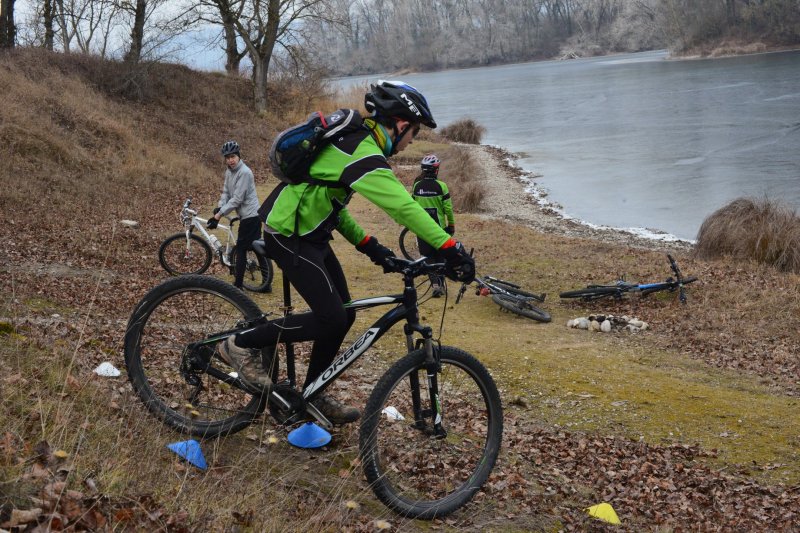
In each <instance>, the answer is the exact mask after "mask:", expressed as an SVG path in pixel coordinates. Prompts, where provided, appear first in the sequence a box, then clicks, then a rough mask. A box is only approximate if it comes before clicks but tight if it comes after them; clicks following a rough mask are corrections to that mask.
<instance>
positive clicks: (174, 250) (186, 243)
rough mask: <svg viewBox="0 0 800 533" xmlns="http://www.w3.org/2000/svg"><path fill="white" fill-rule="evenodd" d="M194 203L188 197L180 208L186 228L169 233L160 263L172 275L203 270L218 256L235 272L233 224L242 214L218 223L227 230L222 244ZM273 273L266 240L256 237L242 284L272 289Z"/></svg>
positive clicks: (259, 288)
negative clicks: (193, 207)
mask: <svg viewBox="0 0 800 533" xmlns="http://www.w3.org/2000/svg"><path fill="white" fill-rule="evenodd" d="M191 205H192V199H191V198H187V199H186V201H185V202H184V203H183V208H182V209H181V214H180V217H181V224H183V226H184V228H185V230H184V231H183V232H181V233H176V234H175V235H172V236H170V237H167V239H166V240H165V241H164V242H162V243H161V247H160V248H159V249H158V260H159V262H160V263H161V266H162V267H164V270H166V271H167V272H169V273H170V274H172V275H173V276H179V275H182V274H202V273H204V272H205V271H206V270H208V267H210V266H211V261H212V259H213V257H214V256H216V257H217V259H218V260H219V262H220V263H222V265H223V266H224V267H225V268H227V269H228V270H229V272H230V273H231V275H233V274H234V273H235V268H236V237H235V236H234V234H233V226H234V225H235V224H236V222H238V221H239V218H238V217H237V218H228V217H225V219H226V220H227V221H228V224H227V225H225V224H218V225H217V229H219V230H222V231H223V232H224V234H225V243H224V244H223V243H222V242H220V240H219V239H218V238H217V236H216V235H214V234H212V233H209V232H208V231H207V230H206V223H207V222H208V219H205V218H201V217H199V216H197V211H196V210H194V209H192V208H191V207H190V206H191ZM272 276H273V268H272V262H271V261H270V260H269V258H268V257H267V251H266V248H265V247H264V241H263V240H260V239H259V240H257V241H254V242H253V246H252V249H251V250H248V251H247V266H246V267H245V271H244V281H243V283H242V285H243V286H244V288H245V289H247V290H249V291H253V292H270V291H271V287H272Z"/></svg>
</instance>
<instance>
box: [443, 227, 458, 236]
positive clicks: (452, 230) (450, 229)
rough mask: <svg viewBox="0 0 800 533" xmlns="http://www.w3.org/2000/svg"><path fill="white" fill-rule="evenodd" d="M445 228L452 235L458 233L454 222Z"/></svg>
mask: <svg viewBox="0 0 800 533" xmlns="http://www.w3.org/2000/svg"><path fill="white" fill-rule="evenodd" d="M444 230H445V231H446V232H447V234H448V235H450V236H451V237H452V236H453V235H455V234H456V227H455V226H453V225H452V224H451V225H449V226H447V227H445V228H444Z"/></svg>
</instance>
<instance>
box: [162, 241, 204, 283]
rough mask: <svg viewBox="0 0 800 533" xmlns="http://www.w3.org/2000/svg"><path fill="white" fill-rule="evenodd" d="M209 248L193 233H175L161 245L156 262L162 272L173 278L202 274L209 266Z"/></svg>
mask: <svg viewBox="0 0 800 533" xmlns="http://www.w3.org/2000/svg"><path fill="white" fill-rule="evenodd" d="M211 259H212V254H211V247H210V246H209V245H208V243H207V242H206V241H204V240H203V239H202V238H200V237H198V236H197V235H195V234H194V233H191V234H189V241H188V242H187V241H186V234H185V233H176V234H175V235H172V236H170V237H168V238H167V239H166V240H165V241H164V242H162V243H161V247H159V249H158V261H159V262H160V263H161V266H162V267H164V270H166V271H167V272H169V273H170V274H172V275H173V276H179V275H181V274H202V273H203V272H205V271H206V270H208V267H209V266H210V265H211Z"/></svg>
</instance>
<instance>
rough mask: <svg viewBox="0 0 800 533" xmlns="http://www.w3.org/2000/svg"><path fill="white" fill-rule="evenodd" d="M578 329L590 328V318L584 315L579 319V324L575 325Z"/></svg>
mask: <svg viewBox="0 0 800 533" xmlns="http://www.w3.org/2000/svg"><path fill="white" fill-rule="evenodd" d="M575 327H576V328H578V329H589V319H588V318H585V317H582V318H579V319H578V325H577V326H575Z"/></svg>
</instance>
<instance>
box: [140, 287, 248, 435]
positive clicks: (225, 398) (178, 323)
mask: <svg viewBox="0 0 800 533" xmlns="http://www.w3.org/2000/svg"><path fill="white" fill-rule="evenodd" d="M191 278H192V279H194V280H195V281H196V282H197V283H201V284H202V285H203V286H208V287H213V288H217V289H220V290H221V291H225V293H231V294H232V295H233V296H235V297H236V298H239V299H243V298H245V297H244V296H243V295H242V294H241V293H238V294H237V292H235V289H233V287H230V286H229V285H228V284H226V283H224V282H222V281H220V280H216V279H213V278H210V277H206V276H192V277H191ZM171 281H174V282H176V283H177V282H180V281H182V280H181V278H175V279H174V280H171ZM184 283H185V282H184ZM163 285H164V284H162V286H163ZM154 291H155V289H154ZM241 305H242V304H241V303H239V302H238V301H237V300H232V299H228V298H226V296H224V295H223V294H221V293H220V292H214V291H208V290H202V289H201V288H200V287H193V288H184V289H182V290H173V291H164V294H163V295H161V296H160V297H159V296H156V297H155V298H154V299H153V301H152V303H149V306H150V307H149V308H145V309H142V308H141V307H140V308H138V309H137V312H139V311H140V310H141V311H144V312H147V314H146V315H144V313H142V314H143V315H144V316H141V317H140V318H137V317H136V316H134V318H132V319H131V324H130V325H129V335H126V363H127V364H128V367H129V374H130V375H131V379H132V381H134V387H135V388H137V392H139V394H140V396H142V399H143V400H144V401H145V403H146V404H147V406H148V408H149V409H150V410H151V411H153V412H154V413H156V414H157V415H158V416H160V417H161V418H163V419H164V421H165V422H167V423H168V424H169V425H171V426H173V427H175V428H176V429H179V430H183V431H187V432H190V433H193V434H201V435H203V436H208V435H210V434H214V433H219V432H228V431H231V428H232V427H234V426H236V425H237V424H240V423H242V421H244V420H249V419H250V418H251V417H252V415H253V413H254V411H255V410H257V408H258V400H257V399H254V398H253V396H252V395H250V394H248V393H247V392H245V391H243V390H240V389H237V388H236V387H234V386H232V385H230V384H228V383H225V382H223V381H221V380H220V379H218V378H216V377H213V376H211V375H210V374H209V373H207V372H203V371H202V369H203V368H205V365H207V364H208V363H209V362H210V363H211V365H212V366H214V367H216V368H218V369H219V370H220V372H221V373H222V376H223V377H224V376H225V375H235V374H234V373H233V369H232V368H230V367H228V366H227V365H226V364H225V363H224V362H223V361H222V360H221V359H220V358H219V357H218V356H217V355H216V347H215V346H204V347H201V348H200V349H196V350H191V349H190V346H191V345H192V344H193V343H196V342H199V341H202V340H203V339H205V338H206V336H207V335H208V334H210V333H214V332H219V331H224V330H228V329H232V328H234V327H235V326H236V324H237V322H239V321H241V320H242V319H243V318H244V317H245V312H244V311H243V310H242V307H241ZM245 305H246V304H245ZM252 305H253V307H255V305H254V304H252ZM256 309H257V308H256ZM249 314H251V315H252V314H255V311H250V312H249ZM130 336H133V337H132V338H130V339H129V337H130ZM133 341H136V342H135V343H134V342H133ZM182 363H184V368H183V369H182ZM186 367H188V370H189V371H190V376H189V377H190V379H187V376H186V372H187V368H186Z"/></svg>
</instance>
